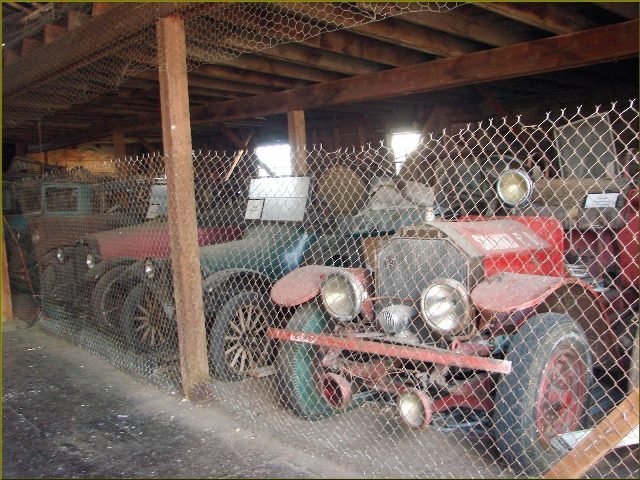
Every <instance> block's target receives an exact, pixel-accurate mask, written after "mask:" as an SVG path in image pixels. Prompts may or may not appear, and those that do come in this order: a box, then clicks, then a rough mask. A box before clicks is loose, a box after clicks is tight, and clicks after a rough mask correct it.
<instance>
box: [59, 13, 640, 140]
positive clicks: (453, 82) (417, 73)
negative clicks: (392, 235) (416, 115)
mask: <svg viewBox="0 0 640 480" xmlns="http://www.w3.org/2000/svg"><path fill="white" fill-rule="evenodd" d="M637 55H638V21H637V20H633V21H629V22H624V23H620V24H615V25H609V26H605V27H599V28H594V29H591V30H589V31H584V32H577V33H573V34H568V35H561V36H555V37H550V38H545V39H541V40H535V41H532V42H528V43H520V44H516V45H511V46H507V47H500V48H494V49H491V50H485V51H481V52H475V53H471V54H467V55H463V56H460V57H455V58H447V59H441V60H435V61H432V62H426V63H422V64H419V65H414V66H408V67H400V68H396V69H393V70H387V71H383V72H377V73H374V74H367V75H361V76H359V77H353V78H346V79H341V80H336V81H334V82H328V83H325V84H320V85H311V86H307V87H301V88H297V89H293V90H287V91H284V92H277V93H272V94H267V95H261V96H254V97H248V98H244V99H238V100H232V101H226V102H219V103H216V104H214V105H211V106H210V107H208V108H198V109H194V111H193V112H192V122H191V123H192V124H215V123H221V122H226V121H231V120H237V119H244V118H251V117H256V116H265V115H275V114H280V113H284V112H288V111H291V110H307V109H313V108H326V107H328V106H330V105H339V104H345V103H356V102H365V101H371V100H377V99H382V98H390V97H395V96H400V95H409V94H415V93H421V92H429V91H435V90H443V89H447V88H453V87H460V86H464V85H473V84H481V83H486V82H492V81H497V80H504V79H508V78H515V77H522V76H528V75H539V74H543V73H547V72H553V71H558V70H564V69H570V68H577V67H583V66H586V65H593V64H596V63H602V62H609V61H614V60H621V59H625V58H633V57H637ZM147 120H148V122H147V123H145V122H143V121H141V120H139V121H137V122H135V123H132V124H131V125H122V122H119V123H118V124H117V125H97V126H96V127H95V128H94V129H92V130H90V131H85V132H79V133H78V134H77V136H74V137H71V136H69V137H67V138H65V139H61V140H60V141H61V142H63V143H66V144H75V143H82V142H84V141H87V140H91V139H92V138H96V137H98V136H100V137H101V136H104V135H105V132H106V134H109V133H110V132H111V130H110V129H112V128H116V127H117V128H126V130H127V131H137V130H140V129H142V128H151V127H153V126H157V125H158V118H157V116H149V117H148V118H147ZM56 144H59V143H56ZM51 145H54V144H53V143H52V144H51ZM47 148H49V147H47Z"/></svg>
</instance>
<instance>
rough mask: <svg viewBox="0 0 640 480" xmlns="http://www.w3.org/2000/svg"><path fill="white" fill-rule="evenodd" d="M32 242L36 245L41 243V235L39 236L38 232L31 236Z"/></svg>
mask: <svg viewBox="0 0 640 480" xmlns="http://www.w3.org/2000/svg"><path fill="white" fill-rule="evenodd" d="M31 241H32V242H33V243H34V244H36V243H38V242H39V241H40V234H39V233H38V232H34V233H33V234H32V235H31Z"/></svg>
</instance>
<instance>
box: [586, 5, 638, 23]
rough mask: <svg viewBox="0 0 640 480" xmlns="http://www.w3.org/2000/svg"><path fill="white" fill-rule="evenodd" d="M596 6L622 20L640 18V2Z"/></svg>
mask: <svg viewBox="0 0 640 480" xmlns="http://www.w3.org/2000/svg"><path fill="white" fill-rule="evenodd" d="M596 5H598V6H599V7H600V8H603V9H605V10H607V11H608V12H612V13H615V14H616V15H619V16H621V17H622V18H627V19H629V20H633V19H634V18H638V13H639V12H638V10H639V8H638V6H639V4H638V2H597V3H596Z"/></svg>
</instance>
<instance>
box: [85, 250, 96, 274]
mask: <svg viewBox="0 0 640 480" xmlns="http://www.w3.org/2000/svg"><path fill="white" fill-rule="evenodd" d="M84 263H86V264H87V268H88V269H89V270H91V269H92V268H93V267H95V266H96V256H95V255H94V254H93V253H87V256H86V257H85V259H84Z"/></svg>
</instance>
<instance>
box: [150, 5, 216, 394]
mask: <svg viewBox="0 0 640 480" xmlns="http://www.w3.org/2000/svg"><path fill="white" fill-rule="evenodd" d="M157 34H158V63H159V68H160V104H161V111H162V139H163V144H164V152H165V154H166V160H165V162H166V164H165V165H166V174H167V190H168V192H167V194H168V205H169V211H168V217H169V235H170V237H171V263H172V270H173V289H174V291H173V295H174V299H175V304H176V320H177V324H178V345H179V349H180V371H181V378H182V388H183V391H184V394H185V396H186V397H187V398H188V399H190V400H197V399H198V398H199V396H200V394H201V392H202V390H201V388H200V386H201V385H202V384H204V383H205V382H206V381H207V380H208V379H209V365H208V360H207V342H206V331H205V325H204V304H203V299H202V279H201V276H200V256H199V249H198V240H197V235H196V232H197V231H198V229H197V224H196V204H195V192H194V178H193V160H192V151H191V148H192V147H191V125H190V123H189V92H188V88H189V87H188V78H187V63H186V58H187V57H186V45H185V35H184V22H183V20H182V19H181V18H179V17H177V16H171V17H167V18H162V19H160V20H158V23H157Z"/></svg>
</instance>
